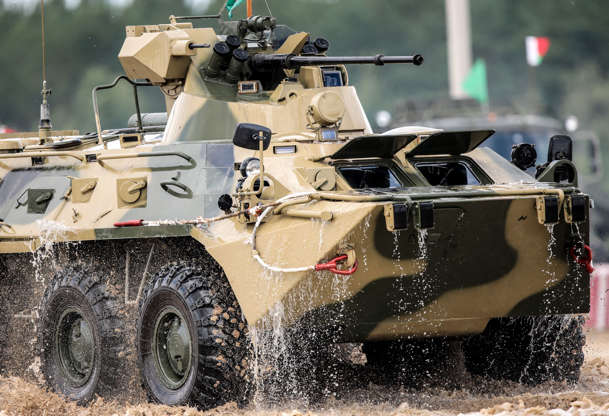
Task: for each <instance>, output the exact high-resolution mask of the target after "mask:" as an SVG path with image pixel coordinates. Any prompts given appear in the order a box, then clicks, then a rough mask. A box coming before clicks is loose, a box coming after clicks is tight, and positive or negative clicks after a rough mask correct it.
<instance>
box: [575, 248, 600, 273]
mask: <svg viewBox="0 0 609 416" xmlns="http://www.w3.org/2000/svg"><path fill="white" fill-rule="evenodd" d="M578 251H579V252H580V253H581V252H582V251H583V254H579V253H578ZM569 254H570V255H571V258H572V259H573V260H574V261H575V262H576V263H578V264H582V265H584V266H585V267H586V271H587V272H588V273H592V272H593V271H594V267H593V266H592V249H591V248H590V246H589V245H588V244H583V245H582V246H581V247H580V250H578V247H576V246H572V247H571V249H570V250H569Z"/></svg>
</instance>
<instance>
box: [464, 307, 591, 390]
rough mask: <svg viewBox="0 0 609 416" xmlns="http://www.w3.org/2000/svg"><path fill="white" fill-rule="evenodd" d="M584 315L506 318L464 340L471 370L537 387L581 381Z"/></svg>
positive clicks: (493, 321) (492, 323)
mask: <svg viewBox="0 0 609 416" xmlns="http://www.w3.org/2000/svg"><path fill="white" fill-rule="evenodd" d="M583 324H584V318H583V317H581V316H564V315H555V316H537V317H519V318H500V319H493V320H491V321H490V322H489V324H488V325H487V327H486V329H485V330H484V332H483V333H482V334H480V335H476V336H473V337H470V338H468V339H467V340H465V341H464V342H463V354H464V357H465V366H466V368H467V369H468V371H469V372H471V373H473V374H478V375H486V376H489V377H492V378H495V379H506V380H512V381H516V382H520V383H525V384H531V385H536V384H540V383H543V382H545V381H566V382H568V383H576V382H577V381H578V380H579V375H580V368H581V366H582V364H583V362H584V353H583V347H584V344H585V335H584V333H583Z"/></svg>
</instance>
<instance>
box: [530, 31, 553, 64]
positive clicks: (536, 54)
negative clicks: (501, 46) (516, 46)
mask: <svg viewBox="0 0 609 416" xmlns="http://www.w3.org/2000/svg"><path fill="white" fill-rule="evenodd" d="M525 44H526V46H527V62H528V64H529V65H531V66H539V64H540V63H541V61H542V60H543V57H544V56H546V54H547V53H548V49H550V39H549V38H545V37H537V36H527V37H526V39H525Z"/></svg>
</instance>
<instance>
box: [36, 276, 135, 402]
mask: <svg viewBox="0 0 609 416" xmlns="http://www.w3.org/2000/svg"><path fill="white" fill-rule="evenodd" d="M118 311H119V304H118V302H117V301H116V300H115V299H114V297H113V296H112V295H111V294H110V292H109V291H108V290H107V288H106V285H105V284H104V283H102V281H101V280H100V279H99V278H98V277H96V276H95V274H93V273H91V272H90V271H89V270H88V269H87V268H85V267H72V268H68V269H65V270H63V271H62V272H60V273H58V274H57V275H56V276H55V277H54V279H53V280H52V281H51V283H50V284H49V286H48V287H47V289H46V291H45V295H44V297H43V300H42V304H41V307H40V326H39V328H40V333H39V346H40V357H41V364H42V372H43V374H44V376H45V379H46V382H47V385H48V386H49V387H51V389H52V390H54V391H56V392H58V393H61V394H63V395H65V396H67V397H68V398H70V399H73V400H77V401H78V402H79V403H81V404H84V403H87V402H88V401H90V400H91V399H92V398H93V396H94V395H95V394H98V395H102V396H103V395H106V396H108V397H114V396H115V394H116V393H117V391H116V390H117V388H118V386H119V385H120V381H121V380H120V378H121V372H122V367H121V363H122V362H121V359H120V355H121V352H122V350H123V348H124V343H123V324H122V321H121V320H120V319H119V318H118Z"/></svg>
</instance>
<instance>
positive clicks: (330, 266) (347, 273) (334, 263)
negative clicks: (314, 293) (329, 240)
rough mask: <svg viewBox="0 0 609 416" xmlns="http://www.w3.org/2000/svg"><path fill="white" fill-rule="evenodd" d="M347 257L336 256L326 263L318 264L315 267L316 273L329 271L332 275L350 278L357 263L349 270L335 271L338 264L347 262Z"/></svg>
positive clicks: (355, 269) (344, 255)
mask: <svg viewBox="0 0 609 416" xmlns="http://www.w3.org/2000/svg"><path fill="white" fill-rule="evenodd" d="M347 258H348V256H347V255H346V254H343V255H342V256H338V257H336V258H334V259H332V260H330V261H329V262H327V263H319V264H316V265H315V270H316V271H318V272H319V271H322V270H329V271H331V272H332V273H334V274H340V275H342V276H350V275H352V274H353V273H355V272H356V271H357V261H356V262H355V263H354V264H353V266H352V267H351V268H350V269H345V270H340V269H337V266H338V263H341V262H343V261H345V260H347Z"/></svg>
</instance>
